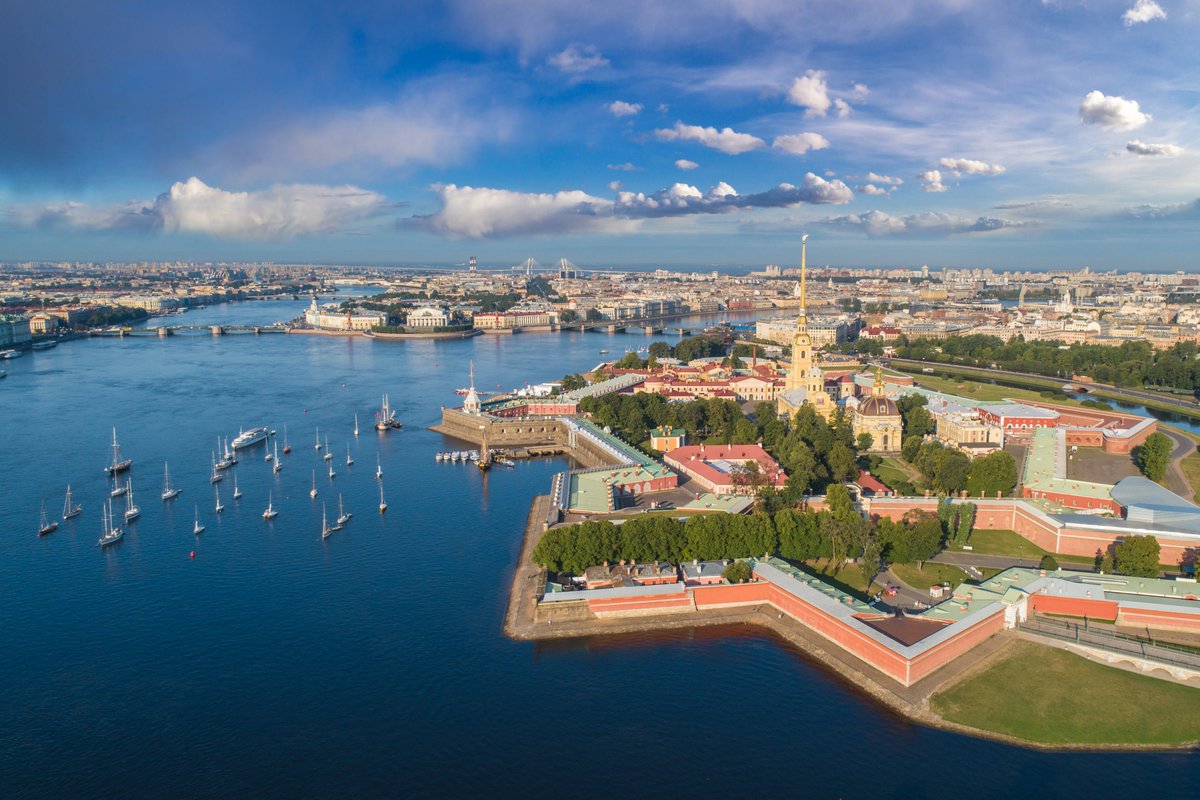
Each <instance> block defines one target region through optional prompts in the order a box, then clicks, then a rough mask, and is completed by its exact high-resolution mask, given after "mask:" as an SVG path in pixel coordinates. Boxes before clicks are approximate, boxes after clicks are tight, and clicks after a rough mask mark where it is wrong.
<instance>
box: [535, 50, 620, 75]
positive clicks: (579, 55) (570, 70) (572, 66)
mask: <svg viewBox="0 0 1200 800" xmlns="http://www.w3.org/2000/svg"><path fill="white" fill-rule="evenodd" d="M546 63H547V64H549V65H550V66H552V67H554V68H555V69H557V70H559V71H561V72H566V73H567V74H569V75H582V74H583V73H585V72H589V71H591V70H593V69H598V68H600V67H607V66H608V59H607V58H605V57H604V56H602V55H600V51H599V50H597V49H596V46H595V45H591V44H582V45H581V44H569V45H567V46H566V47H565V48H563V50H562V51H561V52H558V53H555V54H554V55H552V56H550V57H549V58H548V59H546Z"/></svg>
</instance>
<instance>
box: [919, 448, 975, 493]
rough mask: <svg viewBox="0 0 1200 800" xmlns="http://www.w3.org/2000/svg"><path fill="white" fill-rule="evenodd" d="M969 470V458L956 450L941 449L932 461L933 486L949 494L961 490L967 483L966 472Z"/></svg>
mask: <svg viewBox="0 0 1200 800" xmlns="http://www.w3.org/2000/svg"><path fill="white" fill-rule="evenodd" d="M970 470H971V459H970V458H968V457H967V456H966V454H965V453H960V452H959V451H958V450H951V449H943V450H942V452H940V453H938V454H937V456H936V459H935V462H934V471H933V474H932V475H930V476H929V477H930V478H931V479H932V480H933V485H934V488H937V489H940V490H942V491H943V492H947V493H949V494H955V493H957V492H961V491H962V490H963V487H965V486H966V485H967V474H968V473H969V472H970Z"/></svg>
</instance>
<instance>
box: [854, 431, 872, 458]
mask: <svg viewBox="0 0 1200 800" xmlns="http://www.w3.org/2000/svg"><path fill="white" fill-rule="evenodd" d="M854 445H855V449H856V450H858V452H860V453H865V452H867V451H868V450H870V449H871V448H872V447H873V446H874V445H875V437H874V436H872V435H871V434H869V433H867V432H866V431H863V432H862V433H860V434H859V435H858V440H857V441H856V442H855V443H854Z"/></svg>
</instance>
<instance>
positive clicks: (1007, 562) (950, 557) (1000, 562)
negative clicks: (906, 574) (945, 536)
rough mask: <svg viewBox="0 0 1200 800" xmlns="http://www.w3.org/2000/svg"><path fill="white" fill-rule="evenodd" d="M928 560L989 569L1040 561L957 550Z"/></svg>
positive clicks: (1038, 560) (1022, 565) (1026, 565)
mask: <svg viewBox="0 0 1200 800" xmlns="http://www.w3.org/2000/svg"><path fill="white" fill-rule="evenodd" d="M929 560H930V561H936V562H938V563H939V564H953V565H954V566H956V567H966V566H971V567H989V568H991V569H1007V568H1008V567H1036V566H1038V565H1039V564H1041V563H1042V561H1041V559H1035V558H1017V557H1015V556H990V555H986V554H984V553H971V552H968V551H959V550H954V551H950V550H945V551H943V552H941V553H938V554H937V555H936V556H934V557H933V558H931V559H929Z"/></svg>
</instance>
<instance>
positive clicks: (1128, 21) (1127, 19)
mask: <svg viewBox="0 0 1200 800" xmlns="http://www.w3.org/2000/svg"><path fill="white" fill-rule="evenodd" d="M1166 18H1167V12H1166V11H1163V7H1162V6H1160V5H1159V4H1158V3H1156V2H1154V0H1137V2H1136V3H1134V4H1133V8H1131V9H1129V10H1128V11H1126V12H1125V13H1124V14H1122V15H1121V21H1122V22H1124V23H1125V27H1126V28H1132V27H1133V26H1134V25H1138V24H1141V23H1144V22H1153V21H1154V20H1156V19H1166Z"/></svg>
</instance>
